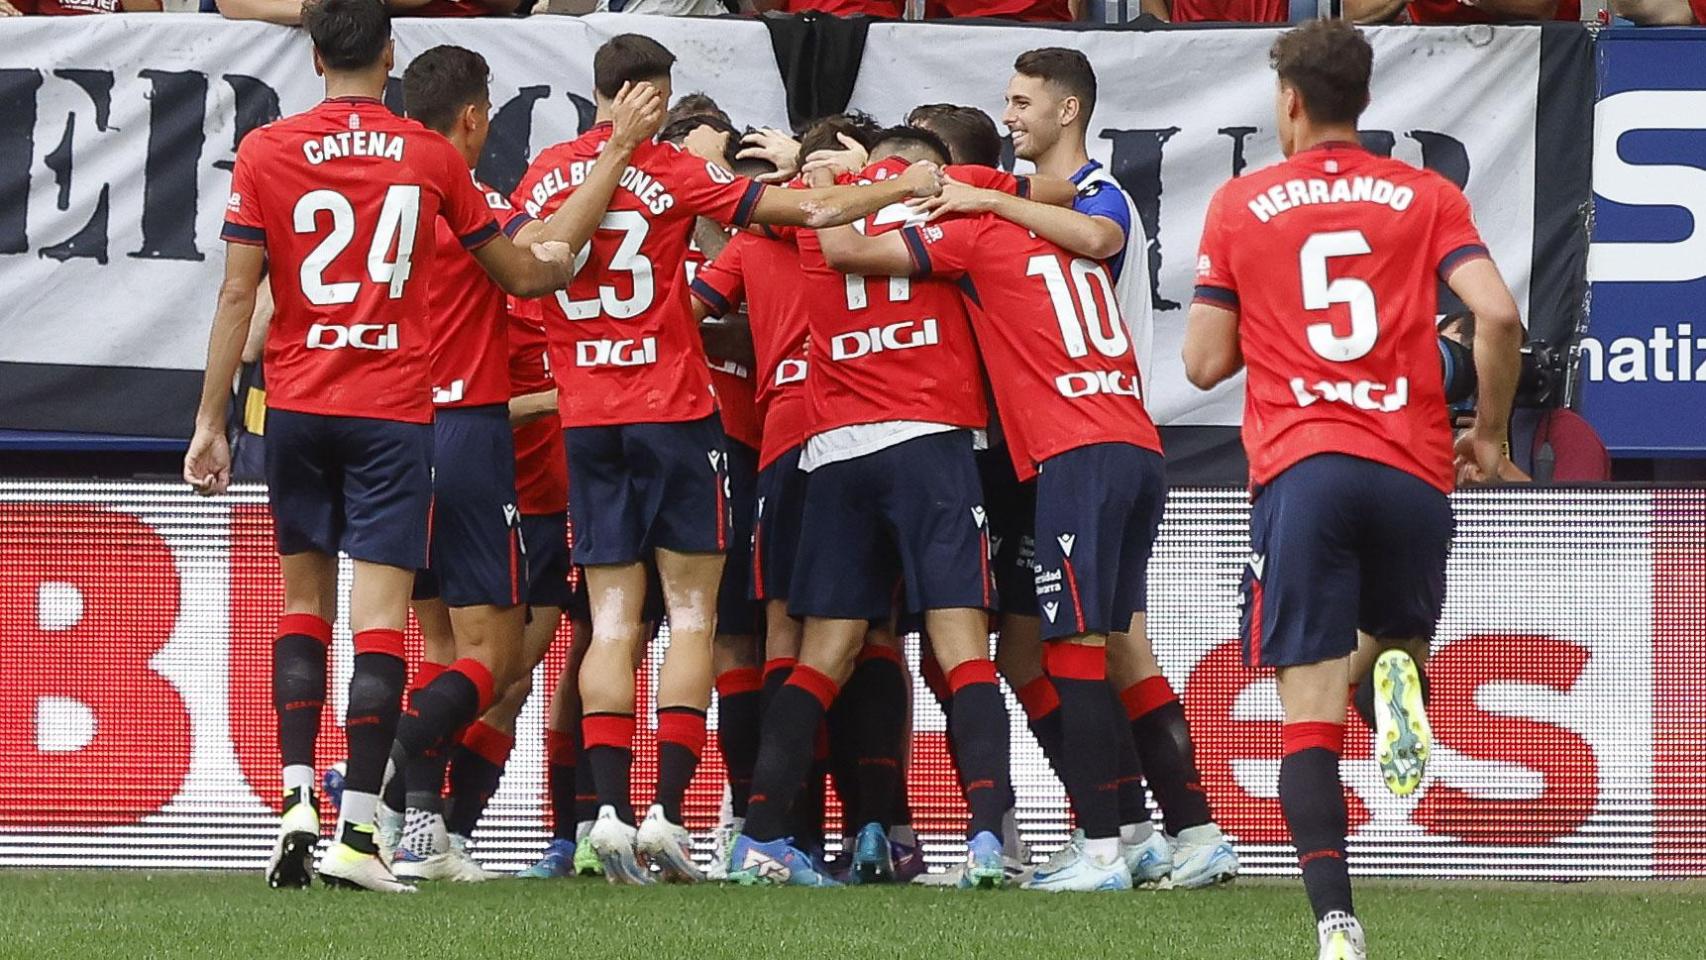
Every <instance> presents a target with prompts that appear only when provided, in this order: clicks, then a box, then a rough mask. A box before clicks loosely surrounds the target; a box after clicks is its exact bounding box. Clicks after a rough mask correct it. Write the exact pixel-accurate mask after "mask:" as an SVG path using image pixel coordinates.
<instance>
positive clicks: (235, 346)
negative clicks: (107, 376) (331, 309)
mask: <svg viewBox="0 0 1706 960" xmlns="http://www.w3.org/2000/svg"><path fill="white" fill-rule="evenodd" d="M265 265H266V250H265V249H264V248H262V247H259V246H254V245H252V244H247V243H237V242H231V243H227V244H226V245H225V279H224V280H223V281H222V282H221V283H220V285H219V300H218V302H217V305H216V306H215V307H214V310H213V332H212V333H211V334H210V335H209V336H208V340H207V371H206V373H204V374H203V375H202V382H201V404H200V406H199V407H198V408H197V409H196V416H195V436H194V438H193V439H191V440H190V448H189V450H188V451H187V452H186V453H185V454H184V481H185V482H186V483H188V484H190V485H191V486H193V487H195V491H196V492H197V493H199V494H201V495H202V496H212V495H213V494H216V493H223V492H225V488H226V487H229V486H230V485H231V448H230V447H229V446H228V445H227V441H226V439H225V427H226V412H227V410H228V409H229V408H230V404H231V382H232V378H234V377H236V375H237V367H238V365H239V364H241V363H242V360H243V344H244V342H246V341H247V340H248V338H249V321H250V319H251V318H252V317H253V316H254V314H255V291H256V289H257V288H258V287H259V286H260V282H261V271H262V269H263V267H264V266H265Z"/></svg>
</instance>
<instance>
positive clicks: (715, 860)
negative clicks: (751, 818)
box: [705, 817, 746, 880]
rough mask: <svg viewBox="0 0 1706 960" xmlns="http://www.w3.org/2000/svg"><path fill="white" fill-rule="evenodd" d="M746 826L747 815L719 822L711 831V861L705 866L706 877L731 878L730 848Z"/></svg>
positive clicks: (714, 878) (716, 878) (709, 878)
mask: <svg viewBox="0 0 1706 960" xmlns="http://www.w3.org/2000/svg"><path fill="white" fill-rule="evenodd" d="M745 826H746V818H745V817H732V818H730V819H727V820H724V821H723V822H721V823H719V824H717V829H716V830H715V831H713V832H712V833H711V863H710V865H708V866H707V867H706V868H705V879H707V880H727V879H728V878H729V848H730V847H733V846H734V845H735V837H737V836H739V835H740V832H741V830H742V829H743V828H745Z"/></svg>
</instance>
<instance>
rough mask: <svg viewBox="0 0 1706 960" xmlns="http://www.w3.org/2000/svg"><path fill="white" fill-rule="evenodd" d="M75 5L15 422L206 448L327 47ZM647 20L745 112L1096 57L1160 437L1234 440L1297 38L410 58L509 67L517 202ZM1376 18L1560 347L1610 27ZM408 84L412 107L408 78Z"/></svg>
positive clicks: (996, 91) (25, 280)
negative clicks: (280, 133) (1221, 210)
mask: <svg viewBox="0 0 1706 960" xmlns="http://www.w3.org/2000/svg"><path fill="white" fill-rule="evenodd" d="M53 19H55V18H40V19H37V18H26V22H22V23H18V22H9V23H5V24H0V38H3V39H0V159H3V160H4V162H0V303H5V304H6V305H7V311H8V321H9V322H8V323H6V324H3V325H0V428H7V427H9V428H16V429H31V430H71V431H85V432H97V433H111V434H139V435H144V436H161V435H166V436H173V435H181V436H188V435H189V433H190V420H191V414H192V412H193V409H194V406H195V400H196V398H197V397H198V395H199V387H200V372H199V371H200V369H201V366H202V362H203V360H204V358H205V351H206V341H207V319H206V318H207V316H208V315H209V313H210V311H211V309H212V306H211V305H212V303H213V300H214V294H215V290H216V288H217V285H218V283H219V276H220V271H219V269H218V266H217V262H218V260H219V258H220V256H221V245H220V242H219V240H218V235H219V227H220V223H221V220H222V217H223V213H224V203H225V199H226V198H227V196H228V195H229V183H230V173H229V171H230V165H231V161H232V158H233V155H234V151H235V148H236V145H237V143H238V142H239V141H240V140H241V138H242V136H243V135H244V134H245V133H246V132H248V131H249V130H250V129H253V128H254V127H256V126H259V125H261V124H263V123H266V122H268V121H270V120H272V119H275V118H277V117H279V116H281V115H284V114H291V113H295V112H298V111H300V110H303V109H306V108H307V107H309V106H311V105H312V104H314V103H315V102H317V101H318V100H319V99H320V97H321V94H322V89H321V83H320V80H319V78H318V77H316V76H315V75H314V72H313V70H312V69H311V66H310V62H309V50H308V44H307V42H306V40H305V39H304V38H303V36H302V34H301V33H300V31H296V30H291V29H287V28H284V27H275V26H270V25H267V24H260V23H237V22H231V21H225V20H222V19H220V18H217V17H174V18H165V19H162V18H153V19H152V20H151V19H149V18H146V17H124V16H114V17H94V18H85V19H83V20H81V21H80V22H78V23H75V24H69V23H56V22H45V21H48V20H53ZM635 30H637V31H642V32H645V33H649V34H652V35H654V36H656V37H657V38H658V39H659V40H661V41H662V42H663V43H665V44H666V45H668V46H669V47H670V48H671V49H673V50H674V51H675V52H676V53H677V54H678V56H679V61H678V63H677V65H676V68H675V76H674V85H675V89H676V90H677V91H678V92H686V91H690V90H705V91H707V92H709V93H710V94H711V95H713V96H714V97H715V98H716V99H717V100H718V101H719V102H720V103H721V104H722V106H723V107H724V108H725V109H726V110H727V111H728V112H729V113H730V115H732V116H733V117H734V118H735V119H736V121H737V122H739V123H742V124H753V125H775V126H786V125H787V123H788V120H789V118H790V116H791V115H795V114H806V115H816V114H817V113H818V112H833V111H836V110H840V109H842V108H843V107H845V106H848V105H851V106H852V107H854V108H857V109H862V110H867V111H869V112H871V113H872V114H874V115H875V116H876V117H877V118H878V119H880V120H882V121H884V122H890V123H896V122H900V121H901V120H902V119H903V118H904V116H905V114H906V111H907V110H909V109H910V108H911V107H912V106H913V105H915V104H919V103H927V102H933V101H952V102H956V103H966V104H972V105H976V106H978V107H981V108H983V109H984V110H987V111H989V112H990V113H991V114H992V115H995V116H999V115H1000V112H1001V105H1002V95H1003V91H1004V90H1005V88H1006V84H1007V80H1008V78H1009V76H1010V74H1011V69H1012V63H1013V60H1014V58H1015V56H1016V55H1017V54H1018V53H1020V52H1021V51H1023V50H1026V49H1029V48H1032V47H1038V46H1045V45H1058V44H1070V45H1072V46H1076V47H1078V48H1080V49H1082V50H1084V51H1085V53H1086V54H1087V55H1088V56H1089V58H1090V60H1091V61H1092V63H1093V65H1094V66H1095V67H1096V69H1097V71H1098V73H1099V74H1100V76H1101V83H1100V89H1099V93H1098V102H1097V105H1096V110H1095V113H1094V115H1093V125H1094V129H1093V130H1092V131H1091V133H1092V135H1091V137H1090V142H1089V147H1090V151H1091V154H1092V155H1093V156H1094V157H1095V158H1096V159H1098V160H1101V161H1103V162H1104V163H1107V164H1108V165H1109V168H1110V169H1111V170H1112V172H1113V173H1114V175H1115V176H1116V177H1118V178H1119V179H1120V181H1121V182H1122V184H1123V185H1124V186H1125V187H1126V188H1127V190H1128V191H1129V192H1130V193H1131V194H1132V196H1133V198H1134V200H1135V202H1136V205H1137V209H1138V213H1139V215H1140V218H1141V220H1142V223H1143V227H1144V234H1145V235H1146V236H1147V237H1148V238H1149V245H1148V258H1147V268H1148V269H1149V271H1150V274H1151V280H1152V284H1151V285H1152V292H1153V299H1154V302H1155V305H1156V321H1155V337H1154V346H1153V351H1152V358H1153V360H1152V363H1151V364H1150V369H1149V373H1150V376H1149V377H1148V382H1147V384H1146V391H1145V392H1146V399H1147V400H1148V403H1149V405H1150V408H1151V410H1152V411H1153V412H1154V413H1155V415H1156V419H1157V420H1158V421H1159V422H1160V423H1162V424H1163V425H1168V424H1178V425H1190V426H1205V425H1207V426H1219V427H1221V428H1222V430H1221V436H1222V441H1223V442H1225V443H1231V442H1233V441H1234V436H1233V431H1231V430H1230V429H1225V428H1227V427H1229V426H1231V425H1236V424H1237V422H1238V416H1239V411H1240V408H1241V404H1242V387H1241V384H1240V382H1234V383H1232V384H1229V385H1227V386H1225V387H1223V388H1221V389H1218V390H1215V391H1213V392H1211V393H1208V394H1202V393H1198V392H1197V391H1195V390H1193V389H1192V388H1191V387H1190V386H1189V385H1188V384H1187V383H1186V381H1185V378H1184V376H1183V370H1182V366H1181V363H1180V360H1179V343H1180V339H1181V338H1182V336H1183V330H1184V319H1185V307H1186V306H1187V305H1188V304H1189V303H1190V299H1191V291H1192V288H1193V284H1194V268H1195V260H1196V257H1195V254H1196V249H1197V241H1198V238H1199V235H1200V233H1201V228H1202V222H1203V215H1204V211H1205V210H1206V208H1207V205H1208V200H1209V197H1210V195H1211V194H1212V192H1213V191H1214V189H1215V188H1216V187H1218V186H1219V185H1220V184H1221V183H1222V182H1224V181H1225V180H1226V179H1227V177H1229V176H1231V175H1233V174H1236V173H1239V172H1242V171H1243V170H1245V169H1249V168H1253V167H1257V166H1261V165H1265V164H1268V163H1270V162H1272V161H1274V160H1276V159H1278V156H1279V151H1278V145H1277V141H1276V140H1275V137H1274V133H1273V117H1272V89H1273V82H1274V81H1273V76H1272V72H1271V70H1269V68H1268V59H1267V50H1268V47H1269V46H1270V45H1271V44H1272V42H1273V38H1274V36H1275V31H1274V30H1272V29H1233V28H1228V29H1196V30H1190V29H1156V30H1139V29H1106V30H1078V29H1049V28H1042V27H1016V26H995V25H991V24H986V23H985V24H917V23H881V22H875V23H865V22H858V23H855V24H839V25H836V26H835V28H834V29H830V28H829V27H827V26H825V25H823V24H816V25H814V24H813V22H810V21H805V22H802V21H794V20H783V21H781V23H780V24H777V23H775V22H772V21H768V20H766V21H764V22H755V21H753V20H750V19H741V18H728V19H714V20H683V19H674V18H667V17H634V16H622V15H600V16H590V17H539V18H532V19H529V20H526V21H522V22H514V21H511V22H492V21H480V22H467V21H457V22H454V23H452V22H448V21H445V20H432V19H424V20H422V19H414V20H400V21H399V22H398V23H397V25H396V40H397V72H398V74H401V72H402V67H403V66H404V65H405V64H406V63H407V62H408V61H409V59H410V58H411V57H413V56H414V55H415V54H417V53H419V52H420V51H422V50H424V49H427V48H429V47H432V46H434V45H437V44H440V43H457V44H462V45H464V46H467V47H470V48H472V49H474V50H477V51H479V52H480V53H482V54H483V55H484V56H485V57H486V59H487V60H488V62H489V63H490V64H491V67H492V76H493V104H494V113H493V121H492V128H493V129H492V137H491V140H490V142H489V143H488V145H487V147H486V151H485V155H484V157H483V158H482V161H481V164H480V167H479V172H480V175H481V177H482V179H484V180H485V181H486V182H488V183H491V184H493V185H494V186H496V187H498V188H499V189H502V190H509V189H512V188H513V187H514V186H515V185H516V183H517V182H519V180H520V177H521V174H522V172H523V171H524V169H525V167H526V164H527V162H528V159H529V158H530V157H532V156H533V155H535V154H536V153H537V152H538V151H539V150H540V149H542V148H543V147H545V146H547V145H550V144H552V143H556V142H559V141H561V140H564V139H569V138H572V137H573V136H574V135H575V134H576V133H577V132H578V131H580V130H583V129H585V128H586V127H587V126H588V125H590V124H591V122H592V117H593V105H592V103H591V102H590V101H589V100H588V99H587V97H588V95H589V92H590V90H591V88H592V77H591V62H592V53H593V51H594V50H596V49H597V47H598V46H599V45H600V44H601V43H603V42H604V41H605V40H607V39H608V38H609V37H611V36H613V35H615V34H617V33H621V32H625V31H635ZM802 31H804V33H803V34H802ZM814 31H815V32H814ZM1368 32H1369V35H1370V37H1371V38H1372V41H1373V43H1374V46H1375V50H1376V60H1375V63H1376V70H1375V83H1374V103H1373V106H1372V107H1371V109H1370V110H1369V112H1368V114H1367V116H1366V117H1365V118H1364V124H1363V126H1364V128H1365V131H1364V140H1365V142H1367V143H1368V144H1369V145H1370V146H1371V147H1372V148H1374V149H1377V150H1380V151H1383V152H1386V153H1390V154H1391V155H1394V156H1397V157H1400V158H1402V159H1405V160H1408V161H1410V162H1413V163H1418V164H1422V165H1425V166H1428V167H1430V168H1433V169H1435V170H1437V171H1439V172H1440V173H1441V174H1443V175H1444V176H1446V177H1448V178H1450V179H1452V180H1453V181H1455V182H1457V183H1458V184H1460V185H1462V186H1463V187H1464V189H1465V191H1466V192H1467V194H1468V196H1469V198H1470V200H1471V201H1472V202H1473V203H1474V205H1475V212H1476V219H1477V222H1478V223H1479V225H1480V229H1481V232H1482V235H1483V236H1484V237H1485V238H1486V240H1487V242H1488V245H1489V247H1490V249H1491V250H1492V252H1493V254H1494V255H1495V257H1496V259H1497V260H1498V262H1499V265H1500V268H1501V269H1502V270H1503V272H1504V274H1505V276H1506V278H1507V279H1508V280H1509V281H1510V283H1511V285H1512V287H1513V289H1514V290H1515V292H1516V294H1517V300H1518V302H1519V303H1520V304H1523V305H1524V307H1525V315H1526V316H1527V317H1528V319H1529V324H1530V329H1531V332H1532V333H1533V334H1535V335H1536V336H1538V337H1540V338H1542V339H1545V340H1548V341H1550V342H1553V343H1559V342H1563V341H1564V340H1566V339H1567V338H1569V337H1570V336H1571V335H1572V334H1573V332H1574V331H1575V329H1576V326H1577V323H1578V320H1579V314H1580V307H1581V302H1582V286H1583V279H1582V278H1583V270H1584V267H1583V263H1584V260H1585V257H1586V249H1587V235H1586V232H1585V230H1584V228H1583V224H1584V221H1585V210H1586V209H1587V207H1588V201H1589V196H1590V193H1589V155H1590V150H1589V146H1590V144H1589V142H1588V137H1587V134H1586V131H1587V130H1588V129H1590V126H1591V123H1592V105H1593V89H1594V86H1593V84H1594V64H1593V57H1592V53H1593V49H1592V45H1591V38H1590V36H1589V34H1588V32H1587V31H1586V30H1584V29H1583V28H1582V27H1581V26H1580V25H1577V24H1556V25H1546V26H1513V27H1485V26H1476V27H1441V28H1432V27H1392V28H1373V29H1371V30H1369V31H1368ZM784 35H786V37H785V36H784ZM801 36H804V37H805V38H806V40H805V41H803V42H793V45H792V46H789V43H788V42H784V41H785V39H786V38H787V37H791V38H793V41H800V37H801ZM849 65H857V66H856V67H850V66H849ZM850 71H856V72H850ZM388 99H389V100H390V101H391V102H392V104H393V106H394V107H398V108H400V106H401V94H400V83H393V85H392V89H391V91H390V92H389V94H388ZM807 107H810V109H807ZM1447 293H1448V296H1449V291H1448V292H1447ZM1448 302H1449V301H1448ZM138 398H146V400H145V401H144V402H138Z"/></svg>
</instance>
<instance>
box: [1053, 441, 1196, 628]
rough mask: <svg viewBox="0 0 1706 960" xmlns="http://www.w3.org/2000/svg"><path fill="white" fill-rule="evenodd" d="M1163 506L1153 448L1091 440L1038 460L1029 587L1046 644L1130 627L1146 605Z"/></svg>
mask: <svg viewBox="0 0 1706 960" xmlns="http://www.w3.org/2000/svg"><path fill="white" fill-rule="evenodd" d="M1166 506H1167V469H1166V465H1165V464H1164V462H1163V461H1162V459H1161V455H1160V454H1159V453H1156V452H1155V451H1153V450H1145V449H1144V448H1142V447H1138V446H1133V445H1132V444H1129V443H1095V444H1091V445H1090V446H1087V447H1078V448H1077V449H1075V450H1068V451H1066V452H1065V453H1061V454H1056V455H1055V456H1052V457H1050V458H1048V459H1047V460H1045V461H1043V462H1042V465H1041V469H1040V472H1039V473H1038V475H1037V522H1036V535H1037V541H1036V547H1037V557H1036V562H1037V568H1036V577H1035V581H1034V582H1035V584H1036V597H1037V605H1038V606H1039V607H1040V608H1041V609H1042V615H1043V639H1044V640H1056V639H1060V638H1062V637H1071V636H1076V635H1078V634H1081V633H1100V634H1108V633H1114V632H1118V631H1125V630H1129V629H1131V618H1132V615H1133V614H1137V613H1142V612H1143V611H1144V610H1145V609H1147V608H1148V605H1149V586H1148V584H1149V556H1150V554H1151V553H1153V552H1154V550H1155V536H1156V534H1157V533H1159V532H1160V530H1161V514H1162V511H1164V510H1165V509H1166Z"/></svg>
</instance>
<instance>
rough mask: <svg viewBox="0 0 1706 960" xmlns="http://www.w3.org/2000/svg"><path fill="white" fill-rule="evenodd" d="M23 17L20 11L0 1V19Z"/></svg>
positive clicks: (4, 1)
mask: <svg viewBox="0 0 1706 960" xmlns="http://www.w3.org/2000/svg"><path fill="white" fill-rule="evenodd" d="M23 15H24V12H23V11H22V10H19V9H18V8H17V7H14V6H12V5H11V4H9V3H7V2H6V0H0V17H21V16H23Z"/></svg>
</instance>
